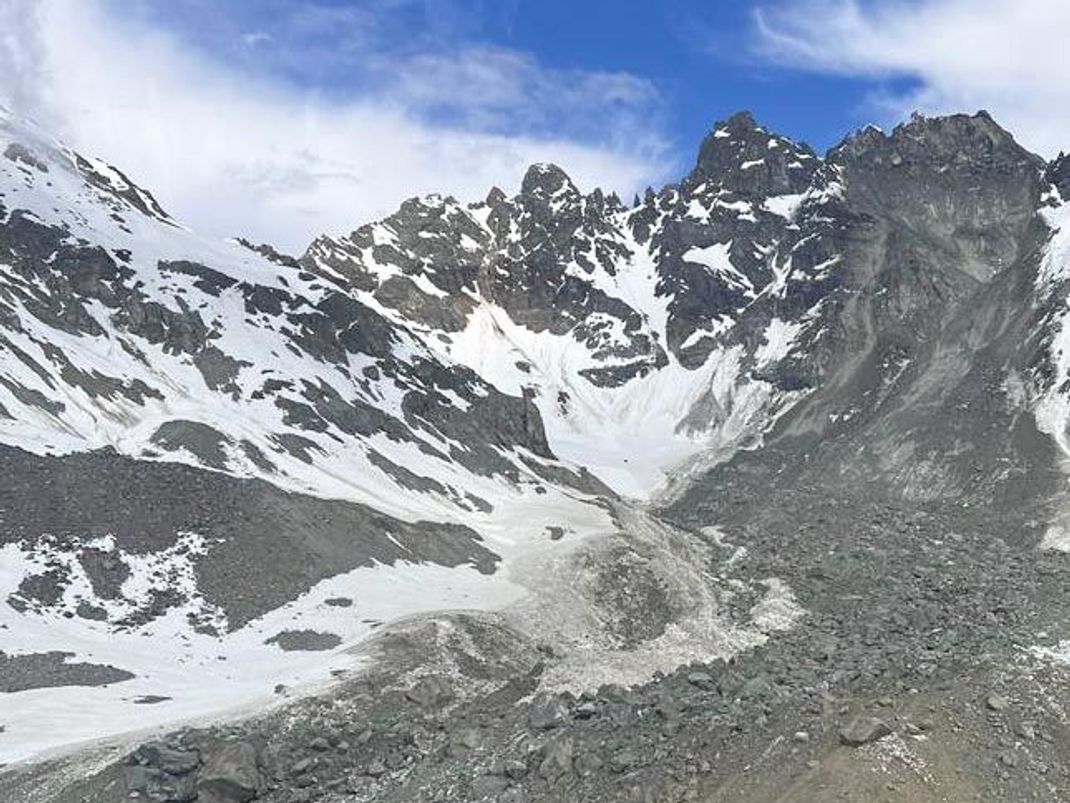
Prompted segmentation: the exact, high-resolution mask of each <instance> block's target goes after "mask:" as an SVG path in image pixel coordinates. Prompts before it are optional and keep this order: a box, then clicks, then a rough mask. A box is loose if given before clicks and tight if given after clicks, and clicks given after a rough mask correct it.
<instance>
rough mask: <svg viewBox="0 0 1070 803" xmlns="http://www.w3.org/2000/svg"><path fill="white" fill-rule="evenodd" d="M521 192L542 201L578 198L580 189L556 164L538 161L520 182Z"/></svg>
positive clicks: (525, 195) (524, 195)
mask: <svg viewBox="0 0 1070 803" xmlns="http://www.w3.org/2000/svg"><path fill="white" fill-rule="evenodd" d="M520 194H521V195H522V196H523V197H525V198H529V199H538V200H540V201H544V202H545V201H551V200H553V201H556V202H558V203H560V202H562V201H566V200H576V199H578V198H579V197H580V191H579V190H578V189H576V185H575V184H573V183H572V179H570V178H569V177H568V174H566V173H565V171H564V170H562V169H561V168H560V167H558V166H557V165H555V164H549V163H537V164H533V165H532V166H531V167H529V168H528V170H527V172H526V173H525V174H524V179H523V181H521V183H520Z"/></svg>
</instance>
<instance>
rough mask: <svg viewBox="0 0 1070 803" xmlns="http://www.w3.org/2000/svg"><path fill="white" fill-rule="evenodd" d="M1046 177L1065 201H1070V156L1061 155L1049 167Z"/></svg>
mask: <svg viewBox="0 0 1070 803" xmlns="http://www.w3.org/2000/svg"><path fill="white" fill-rule="evenodd" d="M1045 176H1046V178H1047V180H1048V182H1049V183H1050V184H1051V185H1052V186H1053V187H1055V189H1057V190H1058V191H1059V195H1060V196H1061V197H1062V198H1063V199H1064V200H1067V199H1070V154H1066V153H1060V154H1059V155H1058V156H1057V157H1056V158H1055V159H1054V160H1053V161H1052V163H1051V164H1049V165H1048V167H1047V171H1046V173H1045Z"/></svg>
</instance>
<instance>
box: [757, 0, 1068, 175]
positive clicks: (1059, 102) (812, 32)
mask: <svg viewBox="0 0 1070 803" xmlns="http://www.w3.org/2000/svg"><path fill="white" fill-rule="evenodd" d="M755 22H756V27H757V34H758V38H757V39H758V44H757V51H758V53H759V54H760V55H761V56H763V57H765V58H767V59H770V60H772V61H774V62H775V63H778V64H780V65H783V66H786V67H790V68H798V69H805V70H811V71H815V72H821V73H828V74H834V75H842V76H853V77H858V78H861V79H866V80H870V81H873V82H874V90H873V91H872V93H871V95H870V99H871V102H872V105H873V106H874V111H875V112H876V113H879V114H882V115H883V116H884V117H885V118H898V117H902V116H903V115H905V114H906V113H908V112H909V111H912V110H915V109H917V110H920V111H923V112H927V113H934V114H935V113H948V112H958V111H974V110H976V109H980V108H985V109H987V110H989V111H990V112H991V113H992V114H993V116H994V117H995V118H996V120H997V121H999V122H1000V123H1001V124H1002V125H1004V126H1006V127H1008V128H1009V129H1010V130H1011V131H1013V132H1014V133H1015V134H1016V135H1017V136H1019V137H1020V138H1021V140H1022V141H1023V143H1024V144H1025V145H1027V146H1029V147H1031V148H1033V149H1035V150H1037V151H1039V152H1041V153H1043V154H1045V155H1048V156H1051V155H1054V154H1055V153H1057V152H1058V151H1060V150H1063V149H1070V80H1068V74H1067V31H1070V3H1067V2H1066V0H867V2H865V3H862V2H857V0H784V1H783V2H779V3H766V4H765V5H764V6H762V7H761V8H760V9H759V10H758V11H757V12H756V13H755ZM904 82H905V83H906V84H907V87H906V88H905V89H904V88H902V83H904ZM897 83H898V84H899V85H900V86H899V88H898V89H896V88H894V87H895V86H896V84H897ZM889 84H891V86H892V87H893V88H889Z"/></svg>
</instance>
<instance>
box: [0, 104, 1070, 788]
mask: <svg viewBox="0 0 1070 803" xmlns="http://www.w3.org/2000/svg"><path fill="white" fill-rule="evenodd" d="M0 154H2V156H0V474H2V476H4V477H5V478H6V479H5V480H4V482H3V483H2V484H0V525H2V526H0V633H2V638H0V703H2V705H0V762H2V761H12V762H15V761H23V762H27V763H26V764H24V765H20V766H19V767H17V768H16V770H17V771H15V772H12V773H9V774H7V775H0V799H5V800H6V799H12V800H15V799H19V800H41V801H45V800H64V801H66V800H72V801H73V800H84V799H90V800H104V801H110V800H116V801H118V800H127V799H129V798H130V797H132V796H140V797H143V798H146V799H151V800H159V801H190V800H209V801H217V800H218V801H230V800H241V801H248V800H253V799H257V800H266V801H296V800H312V799H317V800H319V799H322V800H330V801H341V800H384V801H385V800H391V801H402V800H417V799H419V800H425V799H426V800H454V799H455V800H480V799H499V800H514V801H525V800H550V799H558V800H577V801H580V800H609V799H613V800H617V799H621V800H624V799H636V800H640V799H658V800H661V799H664V800H682V799H699V800H711V801H721V800H745V801H759V800H761V801H764V800H769V801H772V800H799V801H803V800H815V799H821V796H822V795H823V794H825V793H824V792H822V791H821V790H822V789H828V788H832V786H833V785H836V787H837V788H840V789H842V791H843V792H844V796H845V799H850V800H858V801H862V800H872V799H876V798H875V797H874V795H883V794H885V793H886V792H888V791H889V786H892V787H894V788H895V789H902V790H907V791H906V792H904V794H907V792H909V794H907V796H906V797H905V798H904V799H911V800H934V801H935V800H960V799H962V800H964V799H967V796H968V795H974V796H977V795H979V796H982V797H985V798H986V799H1008V800H1009V799H1023V798H1014V797H1013V795H1012V792H1014V793H1022V794H1024V793H1025V792H1028V793H1030V794H1033V793H1035V795H1036V796H1038V799H1041V798H1044V799H1052V796H1054V797H1055V798H1062V797H1066V796H1068V795H1070V789H1068V788H1067V785H1066V782H1065V776H1066V773H1065V772H1063V770H1064V769H1065V768H1066V767H1067V766H1070V765H1067V763H1066V758H1065V756H1063V755H1062V754H1061V753H1060V752H1059V751H1060V750H1061V748H1060V747H1059V746H1060V745H1061V744H1062V741H1061V740H1062V739H1064V738H1065V736H1066V731H1065V725H1064V723H1063V722H1062V718H1061V715H1059V714H1058V713H1057V711H1056V709H1057V708H1058V704H1062V703H1068V704H1070V692H1068V691H1067V688H1068V687H1067V686H1066V683H1065V680H1064V678H1065V677H1066V676H1067V673H1068V671H1070V670H1067V668H1066V667H1067V663H1068V662H1070V648H1068V647H1067V644H1070V632H1067V625H1066V622H1067V621H1070V620H1068V619H1067V613H1068V612H1070V609H1068V603H1067V602H1066V600H1065V599H1064V598H1065V594H1064V593H1062V592H1063V591H1064V590H1065V588H1066V587H1067V585H1066V583H1067V581H1070V561H1068V560H1067V558H1066V556H1065V554H1064V553H1065V552H1067V551H1070V537H1068V536H1067V533H1068V532H1070V523H1068V519H1067V517H1068V512H1070V506H1068V499H1067V477H1066V469H1065V466H1066V458H1067V456H1070V434H1068V433H1070V341H1068V335H1067V332H1068V331H1070V244H1068V243H1070V240H1068V236H1070V234H1068V232H1070V227H1068V225H1067V224H1068V222H1070V206H1068V205H1067V204H1066V203H1065V199H1070V189H1068V187H1070V179H1068V178H1067V176H1068V175H1070V170H1068V169H1067V166H1066V165H1067V159H1066V158H1065V157H1060V158H1059V159H1057V160H1056V161H1054V162H1053V163H1051V164H1047V163H1045V161H1044V160H1043V159H1041V158H1040V157H1037V156H1035V155H1034V154H1031V153H1029V152H1028V151H1027V150H1025V149H1023V148H1022V147H1021V146H1020V145H1019V144H1018V143H1017V142H1016V141H1015V140H1014V138H1013V136H1011V134H1009V133H1008V132H1007V131H1005V130H1003V129H1002V128H1000V127H999V126H998V125H997V124H996V123H995V122H994V121H993V120H992V118H991V117H990V116H989V115H988V114H986V113H984V112H980V113H978V114H976V115H972V116H971V115H953V116H949V117H940V118H926V117H921V116H915V117H914V118H913V119H912V120H911V121H909V122H907V123H904V124H903V125H900V126H898V127H896V128H895V129H894V130H893V131H892V132H890V133H884V132H881V131H880V130H878V129H875V128H872V127H871V128H867V129H864V130H862V131H859V132H857V133H855V134H852V135H851V136H849V137H847V138H846V139H845V140H844V141H843V142H842V143H840V144H839V145H837V146H836V147H834V148H832V149H831V150H830V151H829V152H828V153H827V154H825V155H824V156H820V155H818V154H816V153H815V152H814V151H813V150H812V149H810V148H809V147H808V146H806V145H805V144H802V143H797V142H794V141H792V140H791V139H789V138H787V137H783V136H780V135H778V134H775V133H773V132H771V131H768V130H767V129H765V128H763V127H762V126H760V125H759V124H758V123H757V122H756V121H755V120H754V119H753V117H752V116H751V115H750V114H748V113H740V114H736V115H734V116H732V117H731V118H729V119H727V120H725V121H723V122H721V123H718V124H716V125H715V126H714V127H713V128H712V130H711V131H710V133H709V134H708V136H707V137H706V138H705V139H704V141H703V142H702V144H701V147H700V148H699V152H698V156H697V159H696V162H695V165H694V167H693V169H692V170H691V171H690V172H689V173H688V174H687V175H686V176H684V177H682V178H681V180H680V181H679V182H677V183H673V184H670V185H668V186H666V187H664V188H662V189H661V190H659V191H657V192H653V191H652V192H649V193H648V194H647V195H646V197H645V198H643V199H642V200H638V201H637V203H636V204H635V205H633V206H631V207H627V206H625V205H624V204H622V203H621V202H620V200H619V199H618V198H617V197H616V196H614V195H606V194H604V193H603V192H601V191H599V190H595V191H592V192H590V193H587V194H585V193H584V192H582V191H581V190H580V189H578V188H577V187H576V186H575V184H574V183H573V182H572V181H571V180H570V179H569V177H568V176H567V175H566V173H565V172H564V171H563V170H562V169H561V168H559V167H557V166H555V165H534V166H532V167H531V168H530V169H529V170H528V172H527V173H526V175H525V176H524V179H523V182H522V184H521V187H520V190H519V192H518V193H517V194H515V195H513V196H511V197H510V196H508V195H506V193H504V192H502V191H501V190H498V189H494V190H491V192H490V193H489V194H488V195H487V197H486V199H485V200H484V201H480V202H474V203H464V202H461V201H458V200H456V199H454V198H449V197H442V196H434V195H433V196H427V197H423V198H412V199H410V200H408V201H406V202H405V203H403V204H402V205H401V207H400V208H399V209H398V211H397V212H395V213H394V214H392V215H390V216H388V217H386V218H384V219H382V220H378V221H374V222H371V223H367V224H364V225H361V226H359V227H358V228H356V229H355V230H353V231H352V232H350V233H349V234H346V235H344V236H326V235H325V236H322V237H320V238H317V239H316V240H315V241H314V242H313V243H311V244H310V245H309V247H308V249H307V250H306V251H305V253H304V254H301V255H299V256H298V255H294V256H288V255H284V254H280V253H279V252H278V251H276V250H275V249H274V248H272V247H271V246H270V245H262V246H254V245H252V244H250V243H248V242H246V241H244V240H236V241H233V242H228V243H214V242H209V241H207V240H204V239H202V238H200V237H198V236H197V235H196V234H195V233H193V232H190V231H188V230H187V229H185V228H184V227H182V226H181V225H180V224H179V223H177V222H176V221H175V220H174V219H173V218H171V217H170V216H169V215H168V214H167V213H166V212H165V211H164V210H163V209H162V208H161V206H160V204H159V203H157V201H156V200H155V199H154V198H153V196H152V195H151V193H150V192H148V191H147V190H144V189H142V188H140V187H138V186H137V185H136V184H135V183H134V181H133V180H131V179H130V178H128V177H127V176H126V175H125V174H123V173H122V172H121V171H120V170H118V169H117V168H114V167H111V166H109V165H107V164H106V163H104V162H102V161H100V160H95V159H90V158H87V157H84V156H82V155H80V154H78V153H76V152H74V151H72V150H70V149H69V148H66V147H65V146H63V145H62V144H61V143H58V142H56V141H54V140H52V139H51V138H49V137H48V136H47V135H46V134H45V133H43V132H41V131H39V130H38V129H36V128H35V127H34V126H32V125H30V124H28V123H25V122H23V121H20V120H18V119H16V118H13V117H11V116H5V117H3V118H2V119H0ZM1010 699H1013V704H1012V703H1011V702H1010ZM977 700H980V701H981V702H980V703H978V702H977ZM986 700H987V702H985V701H986ZM1045 701H1046V702H1045ZM1053 701H1056V702H1053ZM963 706H965V708H964V707H963ZM1008 711H1010V712H1011V713H1008ZM1012 713H1013V716H1012V715H1011V714H1012ZM254 714H255V715H254ZM221 719H226V720H227V721H228V723H229V724H225V725H219V724H216V725H209V724H205V723H206V722H208V721H212V722H217V723H218V722H219V721H220V720H221ZM180 722H193V723H196V727H191V728H187V729H186V730H184V731H175V732H173V733H166V728H168V727H177V726H178V723H180ZM149 726H151V727H154V728H157V729H160V728H164V730H162V731H160V734H161V735H160V736H159V738H158V739H157V738H155V737H154V740H152V741H147V742H146V741H145V737H144V736H143V735H142V736H137V737H134V736H132V734H133V733H134V732H136V731H139V730H141V729H143V728H145V727H149ZM993 728H995V730H992V729H993ZM934 730H935V731H936V733H937V736H934V737H931V736H930V733H931V732H932V731H934ZM1012 733H1014V734H1017V735H1016V736H1014V737H1013V738H1012V737H1011V735H1010V734H1012ZM1029 733H1031V734H1032V736H1030V735H1028V734H1029ZM1038 733H1043V734H1047V735H1050V736H1051V738H1043V739H1040V738H1036V736H1037V734H1038ZM87 740H93V741H94V743H97V744H100V743H102V742H101V740H106V741H105V742H103V743H105V744H111V745H118V746H119V747H120V748H121V752H120V755H122V756H124V757H123V758H122V759H121V760H119V761H118V762H115V761H112V760H98V759H99V756H97V757H96V758H94V759H93V760H94V762H95V763H93V764H92V769H91V770H90V769H86V768H87V767H89V766H90V763H86V762H87V761H88V759H89V758H90V757H92V753H91V752H90V753H86V752H84V751H81V752H80V751H79V750H75V749H74V746H75V745H77V744H79V743H84V742H86V741H87ZM859 745H864V747H859ZM83 746H84V745H83ZM57 750H61V751H63V755H64V756H66V757H65V758H63V759H58V760H57V761H58V763H56V764H51V765H49V764H38V763H36V760H37V759H40V758H42V757H43V756H46V755H55V751H57ZM978 756H981V757H982V758H983V766H980V767H979V768H977V769H976V770H975V771H974V770H971V771H970V773H969V774H968V776H967V779H966V780H964V779H963V777H964V776H962V775H961V774H956V773H954V772H951V771H950V770H949V769H948V768H949V767H961V766H966V764H965V763H964V762H966V761H967V757H969V761H971V762H972V761H981V760H982V759H979V758H977V757H978ZM113 757H114V756H113ZM889 757H891V758H889ZM893 758H894V759H895V760H894V761H893ZM896 762H899V763H896ZM1041 764H1043V765H1044V766H1046V767H1050V768H1055V767H1058V768H1060V770H1059V772H1051V773H1039V772H1038V773H1036V774H1033V775H1030V776H1029V777H1026V778H1022V777H1019V773H1020V772H1021V770H1022V768H1024V767H1026V766H1028V767H1034V766H1040V765H1041ZM900 765H902V766H900ZM889 768H890V769H889ZM919 768H921V769H919ZM756 769H757V770H759V771H757V772H756V771H755V770H756ZM882 773H883V774H882ZM964 784H965V786H964ZM967 787H968V788H967ZM40 789H43V790H53V791H54V792H55V793H54V794H53V791H45V792H40V793H38V792H37V791H34V790H40ZM55 790H58V791H55ZM235 790H237V791H235ZM785 790H790V791H789V792H787V793H786V794H787V796H784V795H785ZM1023 790H1025V792H1023ZM31 793H33V794H37V795H38V796H37V797H30V795H31ZM50 795H51V796H50ZM628 795H633V797H628ZM635 795H638V796H635ZM644 795H645V797H644ZM793 795H794V796H793ZM964 795H965V796H964ZM1008 795H1012V796H1010V797H1008ZM969 799H974V797H969Z"/></svg>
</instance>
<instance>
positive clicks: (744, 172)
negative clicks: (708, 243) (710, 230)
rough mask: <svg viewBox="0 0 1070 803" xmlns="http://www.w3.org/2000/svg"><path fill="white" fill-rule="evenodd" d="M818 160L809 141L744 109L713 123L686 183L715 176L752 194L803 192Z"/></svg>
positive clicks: (726, 185)
mask: <svg viewBox="0 0 1070 803" xmlns="http://www.w3.org/2000/svg"><path fill="white" fill-rule="evenodd" d="M819 164H820V160H819V159H818V158H817V156H816V155H815V154H814V153H813V151H812V150H811V149H810V148H809V147H808V146H806V145H801V144H798V143H795V142H793V141H792V140H790V139H788V138H786V137H782V136H779V135H777V134H772V133H770V132H769V131H767V130H766V129H765V128H763V127H761V126H760V125H758V123H757V122H756V121H755V120H754V117H753V116H752V115H751V114H750V112H745V111H743V112H738V113H736V114H734V115H732V116H731V117H729V118H728V119H726V120H724V121H722V122H719V123H717V124H715V125H714V127H713V130H712V131H711V132H710V133H709V134H708V135H707V136H706V138H705V139H704V140H703V141H702V145H701V147H700V148H699V153H698V160H697V162H696V165H695V169H694V171H693V172H692V174H691V176H690V177H689V178H688V182H689V183H690V184H691V185H697V184H700V183H702V182H707V181H712V182H716V183H718V184H719V185H720V186H722V187H723V188H725V189H727V190H729V191H731V192H735V193H738V194H740V195H746V196H752V197H769V196H773V195H786V194H790V193H799V192H802V191H804V190H805V189H806V188H807V187H808V186H809V185H810V183H811V181H812V179H813V174H814V171H815V170H816V169H817V167H818V165H819Z"/></svg>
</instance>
